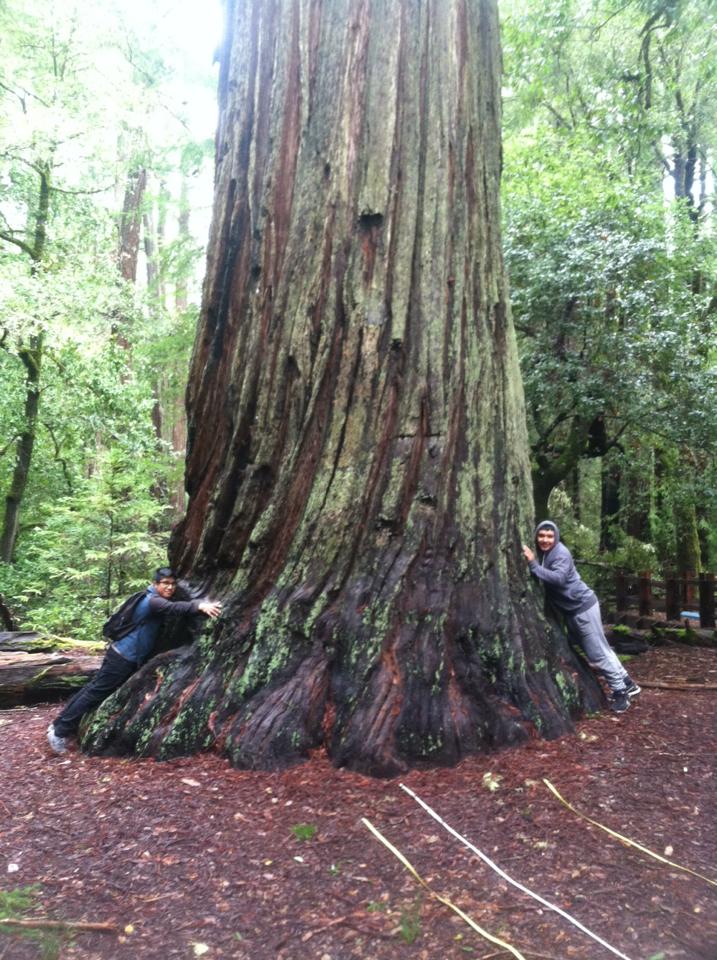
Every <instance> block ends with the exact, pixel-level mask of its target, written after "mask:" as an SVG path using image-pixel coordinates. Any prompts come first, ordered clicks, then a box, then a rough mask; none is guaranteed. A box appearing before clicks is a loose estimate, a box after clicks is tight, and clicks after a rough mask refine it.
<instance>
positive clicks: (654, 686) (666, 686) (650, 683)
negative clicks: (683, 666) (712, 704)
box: [640, 680, 717, 690]
mask: <svg viewBox="0 0 717 960" xmlns="http://www.w3.org/2000/svg"><path fill="white" fill-rule="evenodd" d="M640 686H641V687H647V688H648V689H650V690H717V683H687V682H685V683H663V682H660V681H659V680H640Z"/></svg>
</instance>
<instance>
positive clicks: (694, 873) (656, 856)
mask: <svg viewBox="0 0 717 960" xmlns="http://www.w3.org/2000/svg"><path fill="white" fill-rule="evenodd" d="M543 783H544V784H545V786H546V787H547V788H548V790H550V792H551V793H552V794H553V795H554V796H555V797H557V798H558V800H559V801H560V802H561V803H562V804H563V806H565V807H567V808H568V810H570V812H571V813H574V814H575V816H576V817H580V819H581V820H585V821H587V823H591V824H592V825H593V826H594V827H599V829H600V830H604V831H605V833H609V834H610V836H611V837H615V839H616V840H619V841H620V843H624V844H625V846H626V847H634V848H635V849H636V850H639V851H640V853H644V854H646V855H647V856H648V857H652V859H653V860H659V861H660V863H665V864H667V866H668V867H672V868H673V869H674V870H682V871H684V872H685V873H689V874H691V876H693V877H697V878H698V879H699V880H704V881H705V883H709V884H710V886H712V887H717V881H716V880H710V878H709V877H705V876H704V875H703V874H701V873H697V871H696V870H692V869H690V867H683V866H681V865H680V864H679V863H675V862H674V860H668V859H667V857H663V856H661V855H660V854H659V853H655V851H654V850H650V849H649V848H648V847H643V846H642V844H641V843H637V842H636V841H635V840H630V838H629V837H623V835H622V834H621V833H618V832H617V831H616V830H611V829H610V827H606V826H604V824H602V823H598V821H597V820H593V819H592V818H591V817H588V816H587V815H586V814H584V813H581V812H580V811H579V810H577V809H576V808H575V807H573V806H572V805H571V804H569V803H568V801H567V800H566V799H565V798H564V797H562V796H561V795H560V794H559V793H558V791H557V790H556V789H555V787H554V786H553V785H552V783H551V782H550V781H549V780H545V779H543Z"/></svg>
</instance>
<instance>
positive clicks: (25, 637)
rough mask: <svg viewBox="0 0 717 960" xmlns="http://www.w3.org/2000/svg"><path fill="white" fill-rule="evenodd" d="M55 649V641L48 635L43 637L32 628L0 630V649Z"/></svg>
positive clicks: (44, 651)
mask: <svg viewBox="0 0 717 960" xmlns="http://www.w3.org/2000/svg"><path fill="white" fill-rule="evenodd" d="M54 649H55V642H54V641H53V640H51V639H50V638H49V637H43V636H41V635H40V634H39V633H35V631H34V630H3V631H0V651H2V652H3V653H12V652H13V651H22V652H23V653H51V652H52V651H53V650H54Z"/></svg>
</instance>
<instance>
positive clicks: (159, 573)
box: [152, 567, 177, 583]
mask: <svg viewBox="0 0 717 960" xmlns="http://www.w3.org/2000/svg"><path fill="white" fill-rule="evenodd" d="M167 577H171V578H172V580H176V579H177V574H176V573H175V572H174V570H172V568H171V567H158V568H157V570H155V571H154V576H153V578H152V579H153V580H154V582H155V583H159V581H160V580H165V579H166V578H167Z"/></svg>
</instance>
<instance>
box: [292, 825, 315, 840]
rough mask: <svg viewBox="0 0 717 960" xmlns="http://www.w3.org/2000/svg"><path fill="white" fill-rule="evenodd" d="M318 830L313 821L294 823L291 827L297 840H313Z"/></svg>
mask: <svg viewBox="0 0 717 960" xmlns="http://www.w3.org/2000/svg"><path fill="white" fill-rule="evenodd" d="M317 831H318V827H315V826H314V824H313V823H295V824H294V826H293V827H292V828H291V832H292V833H293V834H294V836H295V837H296V839H297V840H313V839H314V837H315V836H316V833H317Z"/></svg>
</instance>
